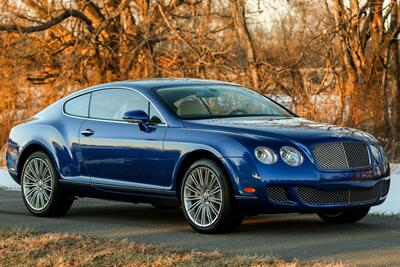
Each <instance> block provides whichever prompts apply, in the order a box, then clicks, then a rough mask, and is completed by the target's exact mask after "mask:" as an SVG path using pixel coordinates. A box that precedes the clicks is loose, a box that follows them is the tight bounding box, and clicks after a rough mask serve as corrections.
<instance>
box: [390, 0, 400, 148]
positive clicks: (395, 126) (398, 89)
mask: <svg viewBox="0 0 400 267" xmlns="http://www.w3.org/2000/svg"><path fill="white" fill-rule="evenodd" d="M391 5H392V11H391V20H390V29H391V31H394V30H395V29H396V28H397V27H398V24H399V18H398V16H399V15H398V8H399V7H398V4H397V1H396V0H391ZM390 55H391V57H390V80H391V88H392V90H391V112H390V113H391V124H392V137H393V140H395V141H398V140H400V138H399V131H400V73H399V72H400V68H399V40H398V39H394V40H391V43H390Z"/></svg>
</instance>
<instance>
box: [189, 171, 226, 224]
mask: <svg viewBox="0 0 400 267" xmlns="http://www.w3.org/2000/svg"><path fill="white" fill-rule="evenodd" d="M183 199H184V204H185V207H184V208H185V210H186V213H187V214H188V216H189V218H190V220H191V221H192V222H193V223H194V224H196V225H197V226H200V227H207V226H210V225H212V224H213V223H214V222H215V221H216V220H217V219H218V217H219V215H220V213H221V209H222V186H221V184H220V182H219V180H218V178H217V175H216V174H215V173H214V172H213V171H212V170H211V169H210V168H207V167H197V168H195V169H193V170H192V171H191V172H190V173H189V176H188V178H187V179H186V182H185V185H184V191H183Z"/></svg>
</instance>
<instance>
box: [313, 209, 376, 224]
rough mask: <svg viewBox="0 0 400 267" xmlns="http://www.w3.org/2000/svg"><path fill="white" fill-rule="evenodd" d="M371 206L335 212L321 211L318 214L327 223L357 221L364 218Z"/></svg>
mask: <svg viewBox="0 0 400 267" xmlns="http://www.w3.org/2000/svg"><path fill="white" fill-rule="evenodd" d="M369 209H370V207H367V208H357V209H349V210H344V211H335V212H320V213H317V214H318V216H319V217H320V218H321V219H322V220H324V221H325V222H327V223H355V222H358V221H359V220H361V219H362V218H364V217H365V216H366V215H367V214H368V211H369Z"/></svg>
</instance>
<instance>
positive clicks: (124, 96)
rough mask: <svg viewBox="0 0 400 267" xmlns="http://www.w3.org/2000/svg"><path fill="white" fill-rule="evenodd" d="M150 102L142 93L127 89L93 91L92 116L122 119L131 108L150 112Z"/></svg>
mask: <svg viewBox="0 0 400 267" xmlns="http://www.w3.org/2000/svg"><path fill="white" fill-rule="evenodd" d="M148 105H149V102H148V101H147V99H146V98H145V97H143V96H142V95H141V94H139V93H136V92H134V91H130V90H125V89H106V90H100V91H96V92H93V93H92V100H91V102H90V113H89V114H90V117H91V118H96V119H105V120H122V116H123V114H124V113H125V112H127V111H129V110H143V111H145V112H146V113H147V112H148Z"/></svg>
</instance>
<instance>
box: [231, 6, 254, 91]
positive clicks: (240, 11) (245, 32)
mask: <svg viewBox="0 0 400 267" xmlns="http://www.w3.org/2000/svg"><path fill="white" fill-rule="evenodd" d="M245 4H246V3H245V0H233V1H232V2H231V9H232V16H233V18H234V20H235V25H236V29H237V33H238V37H239V42H240V43H241V45H242V47H243V49H244V50H245V53H246V58H247V64H248V68H249V71H250V76H251V79H252V82H253V88H254V89H259V88H260V82H259V81H260V77H259V73H258V68H257V58H256V51H255V49H254V42H253V39H252V38H251V35H250V31H249V29H248V27H247V23H246V13H245Z"/></svg>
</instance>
